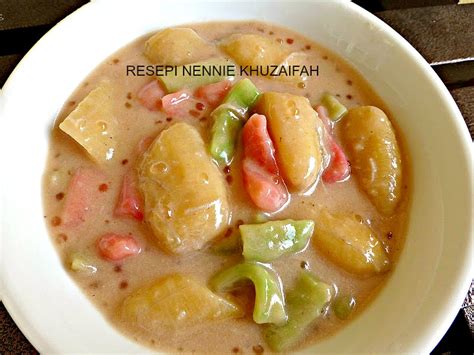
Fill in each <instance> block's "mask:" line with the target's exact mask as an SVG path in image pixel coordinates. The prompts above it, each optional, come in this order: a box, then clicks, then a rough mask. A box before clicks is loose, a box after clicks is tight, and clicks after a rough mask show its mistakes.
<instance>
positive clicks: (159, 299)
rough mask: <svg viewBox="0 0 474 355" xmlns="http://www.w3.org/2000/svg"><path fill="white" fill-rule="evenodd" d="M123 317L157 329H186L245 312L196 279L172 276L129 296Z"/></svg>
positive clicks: (123, 304)
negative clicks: (159, 327) (160, 327)
mask: <svg viewBox="0 0 474 355" xmlns="http://www.w3.org/2000/svg"><path fill="white" fill-rule="evenodd" d="M121 315H122V317H123V318H124V319H125V320H126V321H127V322H132V323H135V324H136V325H138V326H139V327H141V328H145V329H148V330H156V329H157V327H158V326H165V327H186V326H193V325H196V324H199V323H201V322H205V321H209V320H219V319H227V318H236V317H241V316H243V312H242V309H241V308H240V307H239V306H238V305H237V304H235V303H233V302H231V301H229V300H227V299H225V298H222V297H220V296H218V295H216V294H214V293H213V292H211V291H210V290H209V289H208V288H207V287H205V286H203V285H201V284H200V283H198V282H197V281H195V280H194V279H192V278H189V277H186V276H184V275H180V274H172V275H169V276H165V277H163V278H161V279H159V280H157V281H155V282H154V283H153V284H152V285H151V286H148V287H144V288H141V289H139V290H137V291H135V292H134V293H132V294H131V295H130V296H128V297H127V298H126V299H125V300H124V302H123V303H122V305H121Z"/></svg>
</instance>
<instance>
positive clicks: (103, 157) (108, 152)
mask: <svg viewBox="0 0 474 355" xmlns="http://www.w3.org/2000/svg"><path fill="white" fill-rule="evenodd" d="M112 94H113V89H112V86H111V84H110V83H108V82H103V83H101V84H100V86H98V87H97V88H95V89H94V90H92V91H91V92H90V93H89V94H88V95H87V96H86V97H85V98H84V99H83V100H82V101H81V102H80V103H79V105H77V107H76V108H75V109H74V111H72V112H71V113H70V114H69V115H68V116H67V117H66V118H65V119H64V121H62V122H61V124H60V125H59V128H60V129H61V130H62V131H63V132H65V133H67V134H68V135H69V136H71V137H72V138H73V139H74V140H75V141H76V142H77V143H79V144H80V145H81V146H83V147H84V148H85V149H86V150H87V152H88V153H89V154H90V156H91V157H92V158H93V159H94V160H95V161H96V162H98V163H104V162H107V161H110V160H111V159H112V158H113V156H114V152H115V150H116V148H117V137H116V135H117V131H118V123H117V120H116V118H115V116H114V114H113V99H112Z"/></svg>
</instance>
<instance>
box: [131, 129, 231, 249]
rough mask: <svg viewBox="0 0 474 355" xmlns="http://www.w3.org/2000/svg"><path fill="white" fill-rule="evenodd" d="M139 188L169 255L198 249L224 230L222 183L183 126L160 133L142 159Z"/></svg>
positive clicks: (194, 135) (195, 134)
mask: <svg viewBox="0 0 474 355" xmlns="http://www.w3.org/2000/svg"><path fill="white" fill-rule="evenodd" d="M139 189H140V191H141V193H142V194H143V196H144V199H145V219H146V221H147V222H148V223H149V224H150V226H151V228H152V230H153V232H154V234H155V236H156V237H157V238H158V240H159V242H160V244H161V245H162V247H163V248H164V249H166V250H168V251H170V252H174V253H182V252H187V251H191V250H197V249H201V248H202V247H203V246H204V244H206V243H207V242H208V241H210V240H212V239H213V238H214V237H216V236H217V235H219V234H220V233H221V232H222V231H223V230H224V228H226V225H227V223H228V219H229V204H228V199H227V190H226V186H225V182H224V178H223V176H222V174H221V172H220V171H219V169H218V168H217V166H216V165H215V164H214V163H213V162H212V161H211V158H210V156H209V153H208V152H207V149H206V147H205V146H204V142H203V140H202V138H201V136H200V134H199V132H198V131H197V130H196V129H195V128H194V127H192V126H190V125H188V124H186V123H176V124H174V125H173V126H171V127H170V128H168V129H166V130H164V131H163V132H162V133H161V134H160V135H159V136H158V138H156V139H155V141H154V142H153V143H152V145H151V146H150V148H149V149H148V151H147V152H146V153H145V154H144V156H143V159H142V161H141V163H140V165H139Z"/></svg>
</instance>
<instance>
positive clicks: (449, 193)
mask: <svg viewBox="0 0 474 355" xmlns="http://www.w3.org/2000/svg"><path fill="white" fill-rule="evenodd" d="M237 19H258V20H264V21H270V22H274V23H277V24H281V25H284V26H287V27H290V28H292V29H294V30H296V31H299V32H301V33H303V34H305V35H307V36H308V37H311V38H312V39H314V40H315V41H316V42H318V43H320V44H321V45H323V46H325V47H327V48H329V49H331V50H333V51H335V52H336V53H338V54H339V55H340V56H342V57H344V58H345V59H346V60H348V61H349V62H351V63H352V64H353V65H354V66H355V67H356V68H357V69H358V70H359V71H360V72H361V73H362V75H363V76H364V77H365V78H366V79H367V80H369V81H370V83H371V84H372V86H373V87H374V89H375V90H376V92H377V93H378V94H379V95H380V96H381V97H382V99H383V100H384V101H385V102H386V104H387V105H388V107H389V108H390V111H391V112H392V114H393V115H394V117H395V118H396V121H397V123H398V125H399V127H400V129H401V130H402V132H403V134H404V136H405V138H406V141H407V145H408V150H409V152H410V154H411V157H412V161H413V182H412V183H413V203H412V211H411V217H410V220H411V222H410V227H409V230H408V235H407V242H406V245H405V248H404V250H403V253H402V255H401V258H400V262H399V264H398V266H397V268H396V270H395V271H394V273H393V276H392V277H391V278H390V280H389V282H388V284H387V285H386V287H385V288H384V289H383V291H382V292H381V294H380V295H379V296H378V297H377V298H376V299H375V301H374V302H373V303H372V304H371V305H370V307H369V308H368V309H367V310H366V311H365V312H364V313H363V314H362V315H361V316H360V317H358V318H357V319H356V320H354V321H353V322H352V323H351V324H349V325H348V326H347V327H345V328H344V329H343V330H342V331H340V332H339V333H338V334H336V335H335V336H333V337H330V338H328V339H326V340H323V341H322V342H320V343H318V344H315V345H314V346H312V347H310V348H308V349H306V350H307V351H308V352H311V353H314V352H318V353H328V352H339V353H347V352H359V353H367V352H372V353H380V352H397V353H400V352H410V353H427V352H429V351H430V350H431V349H432V348H433V347H434V346H435V345H436V343H437V342H438V341H439V340H440V339H441V337H442V336H443V334H444V333H445V332H446V330H447V329H448V327H449V325H450V324H451V322H452V320H453V319H454V317H455V315H456V313H457V312H458V310H459V306H460V305H461V303H462V299H463V297H464V295H465V294H466V291H467V288H468V285H469V282H470V278H471V276H472V266H473V238H472V222H473V218H472V217H473V214H472V211H473V204H472V200H473V175H472V155H471V154H472V152H471V149H472V148H471V139H470V137H469V134H468V131H467V129H466V127H465V125H464V122H463V119H462V117H461V114H460V112H459V110H458V108H457V107H456V104H455V103H454V101H453V99H452V98H451V96H450V95H449V92H448V91H447V89H446V88H445V86H444V85H443V83H442V82H441V81H440V79H439V78H438V77H437V76H436V75H435V73H434V72H433V71H432V70H431V68H430V67H429V65H428V64H427V63H426V62H425V61H424V59H423V58H422V57H421V56H420V55H419V54H418V53H417V52H416V51H415V50H414V49H413V48H412V47H411V46H410V45H409V44H408V43H407V42H406V41H405V40H404V39H403V38H402V37H400V36H399V35H398V34H397V33H396V32H395V31H393V30H392V29H391V28H390V27H388V26H387V25H386V24H384V23H383V22H382V21H380V20H378V19H377V18H376V17H375V16H373V15H371V14H369V13H368V12H366V11H364V10H362V9H361V8H359V7H357V6H356V5H354V4H352V3H350V2H348V1H304V2H290V1H284V2H261V1H253V2H240V1H219V2H206V1H188V2H183V1H110V0H96V1H93V2H92V3H90V4H88V5H86V6H84V7H82V8H80V9H79V10H78V11H76V12H74V13H73V14H72V15H70V16H68V17H67V18H66V19H65V20H63V21H61V22H60V23H59V24H58V25H57V26H55V27H54V28H53V29H52V30H51V31H49V32H48V33H47V34H46V35H45V36H44V37H43V38H42V39H41V40H40V41H39V42H38V43H37V44H36V45H35V46H34V47H33V49H31V51H30V52H29V53H28V54H27V55H26V56H25V58H24V59H23V60H22V61H21V63H20V64H19V65H18V67H17V68H16V69H15V71H14V72H13V74H12V75H11V76H10V78H9V79H8V81H7V83H6V84H5V86H4V92H3V98H2V100H1V102H0V105H1V106H0V109H1V110H2V111H1V112H2V115H1V126H0V127H1V128H0V131H1V140H0V141H1V160H0V161H1V163H2V173H1V176H2V179H3V183H2V208H3V215H2V229H1V230H2V235H1V280H2V285H1V292H2V297H3V302H4V303H5V306H6V307H7V309H8V311H9V312H10V314H11V315H12V317H13V318H14V320H15V322H16V323H17V324H18V326H19V327H20V329H21V330H22V331H23V332H24V333H25V335H26V336H27V338H28V339H29V340H30V341H31V342H32V343H33V345H34V346H35V347H36V348H37V349H38V350H39V351H40V352H41V353H45V354H46V353H86V352H87V353H112V352H116V353H117V352H120V353H130V352H147V351H149V350H148V349H146V348H144V347H142V346H141V345H139V344H135V343H134V342H133V341H130V340H129V339H128V338H126V337H124V336H122V335H121V334H120V333H118V332H117V331H116V330H115V329H114V328H113V327H111V326H110V325H109V324H108V323H107V321H105V320H104V318H103V317H102V315H101V314H100V313H99V312H98V311H97V310H96V309H95V308H94V306H93V305H92V304H91V303H90V302H89V301H88V300H87V298H86V297H85V296H84V295H83V294H82V293H81V291H80V290H79V288H78V287H77V286H76V285H75V284H74V282H73V281H72V280H71V278H70V277H68V275H67V273H66V272H65V271H64V269H63V267H62V265H61V262H60V260H59V258H58V255H57V253H56V251H55V249H54V247H53V245H52V243H51V241H50V239H49V237H48V233H47V231H46V228H45V224H44V220H43V211H42V202H41V175H42V172H43V169H44V165H45V159H46V152H47V146H48V132H49V130H50V128H51V125H52V122H53V120H54V118H55V116H56V114H57V113H58V111H59V109H60V107H61V105H62V104H63V102H64V101H65V100H66V99H67V97H68V96H69V95H70V94H71V92H72V91H73V90H74V88H75V87H76V86H77V85H78V84H79V83H80V82H81V80H82V79H83V78H84V77H85V76H86V75H87V74H88V73H89V72H90V71H91V70H92V69H94V67H95V66H96V65H97V64H99V63H100V62H101V61H102V60H103V59H105V58H106V57H107V56H109V55H110V54H112V53H113V52H114V51H115V50H117V49H119V48H120V47H122V46H124V45H125V44H127V43H128V42H129V41H131V40H133V39H134V38H136V37H138V36H141V35H143V34H145V33H147V32H150V31H153V30H157V29H160V28H163V27H168V26H172V25H177V24H183V23H190V22H201V21H208V20H237Z"/></svg>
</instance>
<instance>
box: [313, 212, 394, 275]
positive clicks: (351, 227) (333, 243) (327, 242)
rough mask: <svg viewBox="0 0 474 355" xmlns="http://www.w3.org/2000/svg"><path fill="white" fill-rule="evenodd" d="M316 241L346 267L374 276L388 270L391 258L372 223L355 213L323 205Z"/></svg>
mask: <svg viewBox="0 0 474 355" xmlns="http://www.w3.org/2000/svg"><path fill="white" fill-rule="evenodd" d="M313 245H314V247H315V248H317V249H318V250H319V251H320V252H321V253H323V254H324V255H326V256H327V258H328V259H330V260H331V261H332V262H334V263H335V264H337V265H339V266H340V267H341V268H343V269H344V270H346V271H348V272H350V273H353V274H356V275H360V276H371V275H374V274H377V273H381V272H384V271H387V270H388V269H389V267H390V261H389V258H388V255H387V253H386V252H385V249H384V247H383V245H382V243H381V242H380V241H379V240H378V239H377V236H376V235H375V232H374V231H373V230H372V228H370V226H369V225H368V224H367V223H365V222H364V221H362V220H361V218H360V217H358V216H356V215H355V214H342V213H338V214H331V213H329V212H328V211H327V210H326V209H323V210H322V211H321V212H320V213H319V215H318V218H317V220H316V228H315V232H314V235H313Z"/></svg>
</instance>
